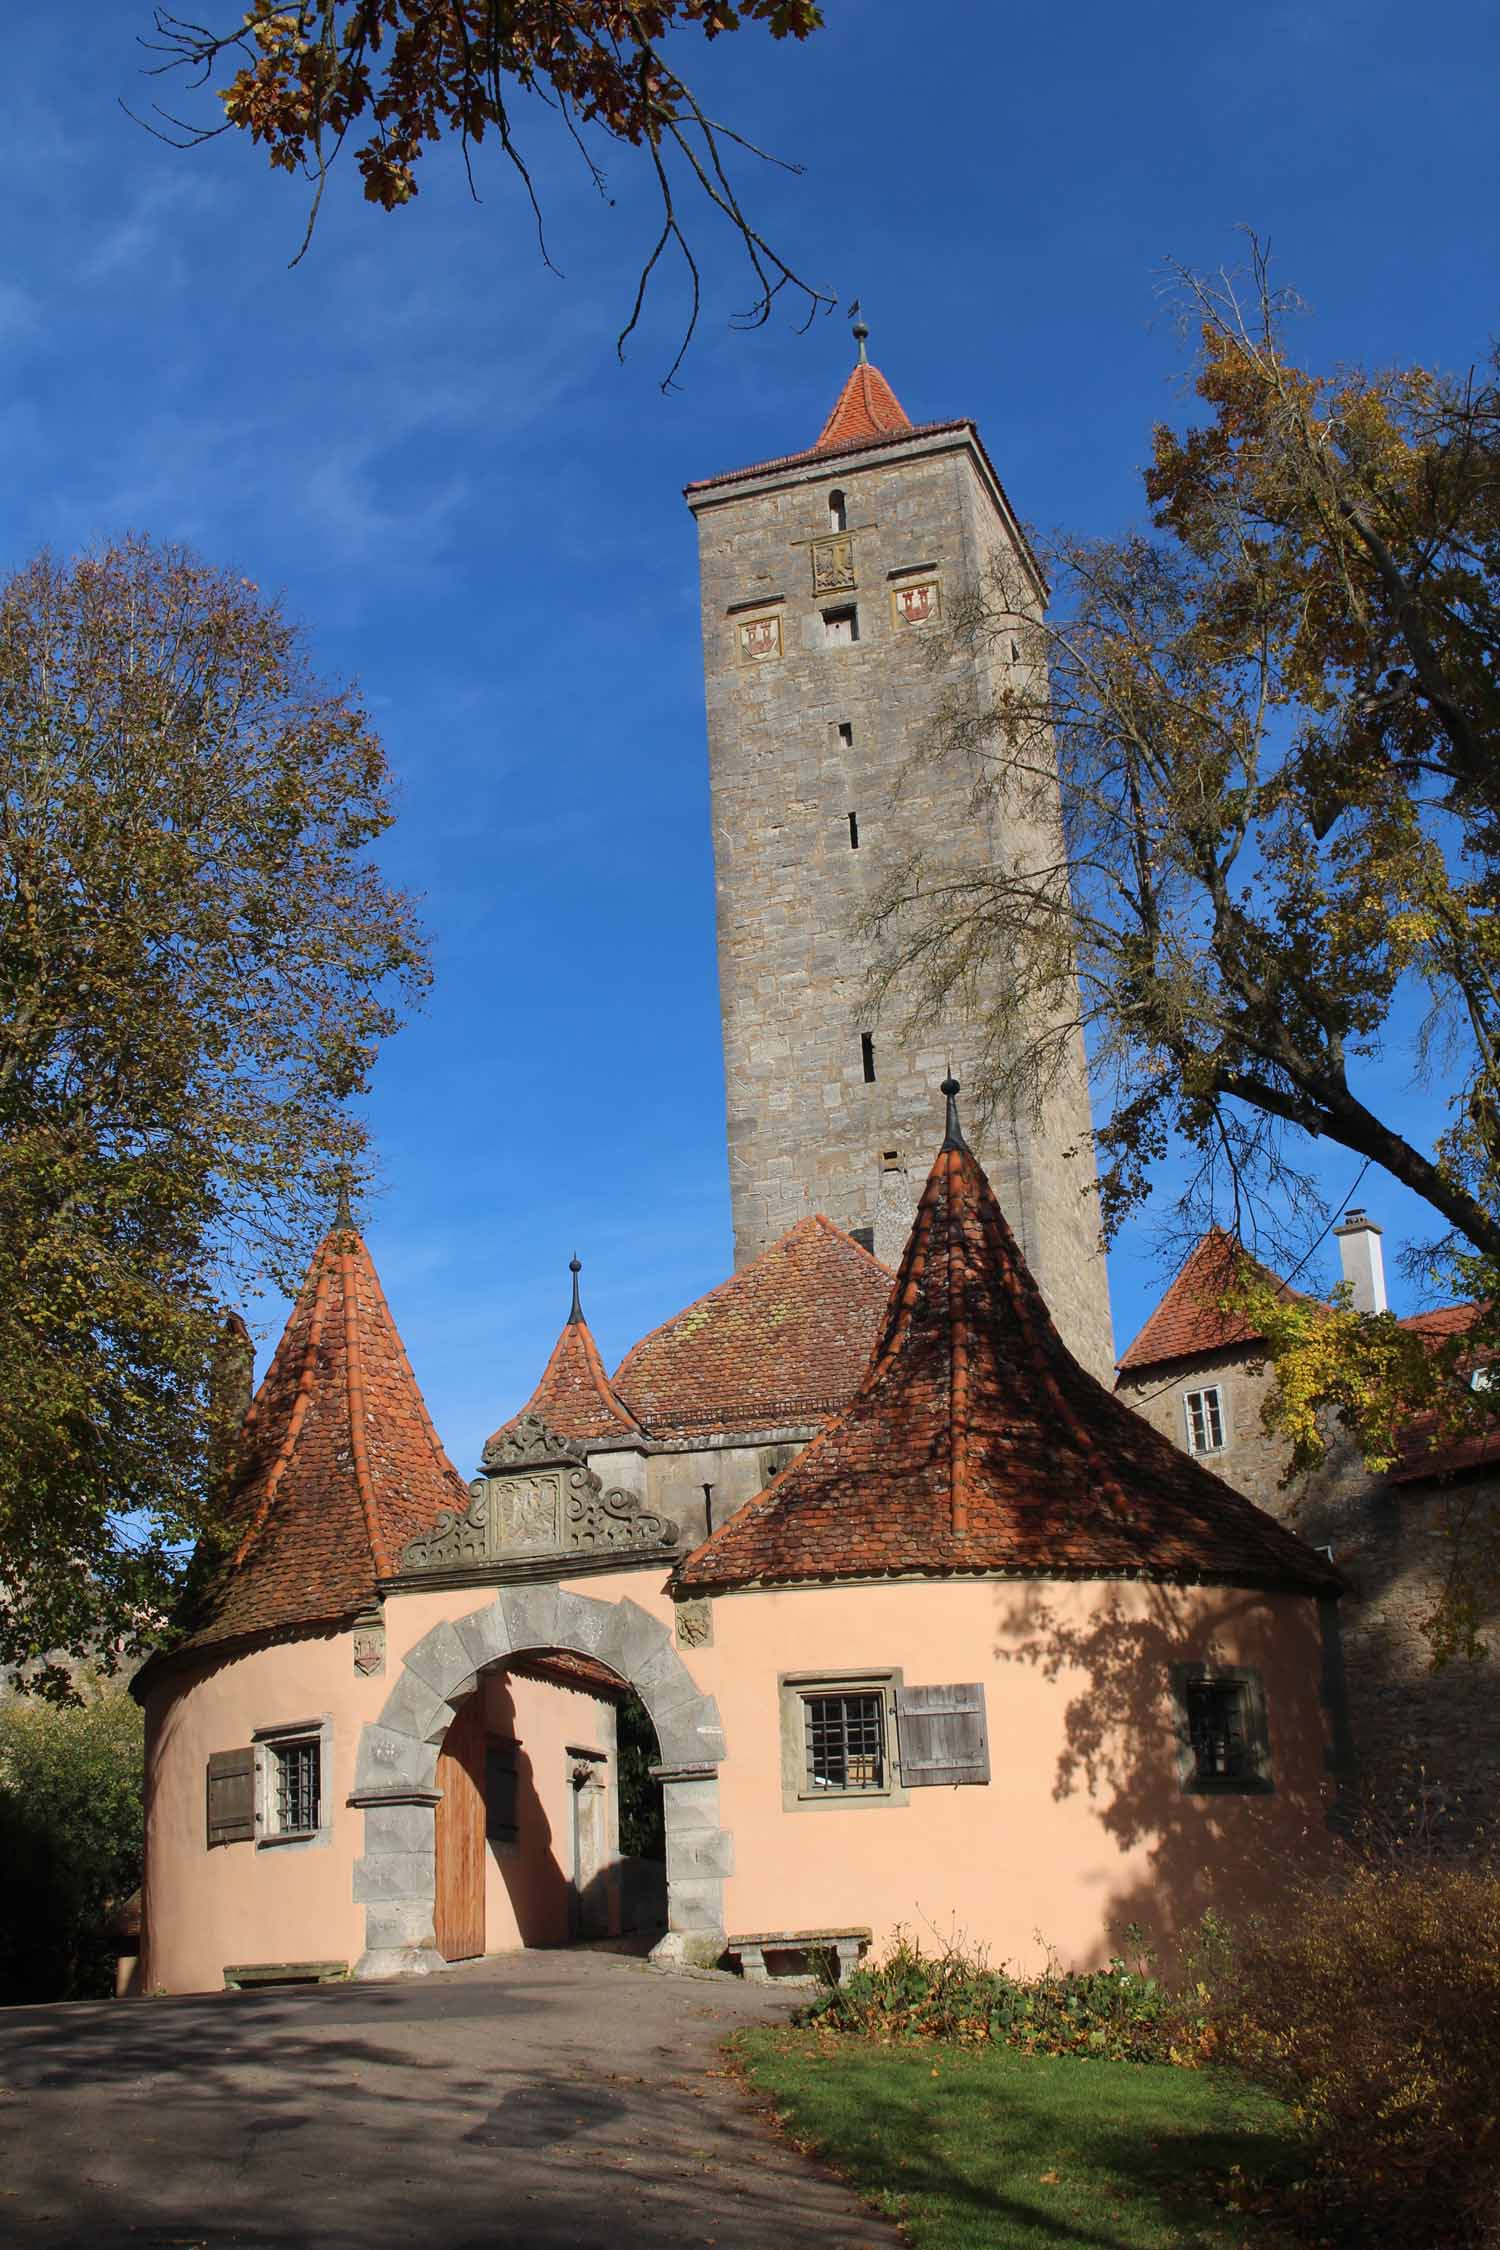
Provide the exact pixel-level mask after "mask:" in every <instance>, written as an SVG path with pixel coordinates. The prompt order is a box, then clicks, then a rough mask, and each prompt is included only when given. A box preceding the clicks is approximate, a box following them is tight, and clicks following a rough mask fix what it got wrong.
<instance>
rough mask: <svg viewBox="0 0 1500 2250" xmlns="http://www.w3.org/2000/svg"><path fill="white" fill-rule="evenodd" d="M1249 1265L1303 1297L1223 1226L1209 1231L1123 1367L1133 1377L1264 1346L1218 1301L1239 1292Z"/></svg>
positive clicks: (1288, 1293)
mask: <svg viewBox="0 0 1500 2250" xmlns="http://www.w3.org/2000/svg"><path fill="white" fill-rule="evenodd" d="M1246 1263H1248V1264H1249V1265H1250V1266H1252V1267H1253V1268H1254V1270H1255V1272H1256V1273H1258V1274H1259V1275H1260V1276H1261V1277H1262V1278H1263V1279H1264V1280H1266V1281H1269V1282H1272V1283H1274V1284H1275V1286H1276V1287H1277V1288H1278V1289H1279V1290H1280V1291H1281V1292H1282V1294H1283V1295H1284V1296H1286V1297H1289V1298H1297V1297H1299V1296H1300V1294H1301V1292H1300V1291H1299V1290H1296V1289H1293V1288H1292V1287H1291V1286H1290V1284H1289V1283H1287V1282H1285V1281H1283V1280H1282V1279H1281V1276H1280V1275H1279V1274H1274V1273H1271V1272H1270V1271H1269V1270H1268V1269H1267V1268H1266V1267H1265V1266H1263V1265H1261V1264H1260V1263H1259V1261H1258V1260H1257V1259H1254V1258H1251V1257H1250V1256H1249V1253H1248V1252H1247V1251H1246V1250H1245V1249H1244V1247H1243V1245H1242V1244H1240V1243H1239V1242H1237V1241H1236V1240H1235V1238H1234V1236H1233V1235H1232V1234H1228V1233H1226V1232H1225V1230H1224V1228H1223V1227H1210V1228H1209V1230H1208V1232H1207V1234H1205V1235H1204V1236H1203V1237H1202V1239H1201V1241H1199V1242H1197V1243H1195V1244H1194V1246H1193V1248H1192V1250H1191V1251H1190V1252H1189V1253H1188V1256H1187V1258H1186V1259H1185V1260H1184V1262H1183V1264H1182V1265H1181V1267H1180V1268H1179V1269H1178V1272H1177V1274H1176V1276H1175V1277H1174V1279H1173V1281H1172V1285H1171V1287H1170V1288H1169V1289H1168V1291H1167V1293H1166V1295H1165V1296H1164V1297H1163V1298H1162V1301H1161V1303H1160V1304H1159V1305H1158V1306H1157V1308H1156V1310H1155V1312H1154V1313H1153V1314H1152V1315H1151V1317H1150V1319H1149V1320H1148V1321H1147V1322H1146V1325H1145V1327H1144V1328H1143V1329H1142V1330H1141V1332H1140V1334H1139V1335H1138V1336H1137V1337H1136V1339H1135V1341H1134V1343H1132V1344H1131V1345H1130V1347H1129V1349H1128V1350H1127V1351H1126V1353H1125V1355H1124V1357H1123V1358H1122V1359H1121V1361H1120V1363H1119V1367H1120V1373H1121V1374H1122V1375H1128V1374H1129V1373H1130V1372H1131V1371H1132V1369H1134V1368H1137V1367H1156V1366H1159V1365H1161V1364H1162V1362H1164V1361H1166V1360H1169V1359H1194V1358H1196V1357H1197V1355H1198V1354H1199V1353H1200V1352H1222V1351H1227V1350H1228V1349H1229V1348H1230V1346H1231V1345H1233V1344H1253V1343H1258V1342H1260V1340H1261V1339H1260V1336H1259V1333H1258V1331H1256V1330H1255V1329H1253V1328H1251V1326H1250V1325H1249V1323H1248V1322H1247V1321H1246V1320H1245V1319H1244V1318H1243V1317H1242V1316H1241V1315H1240V1314H1238V1313H1225V1312H1222V1311H1221V1310H1220V1307H1219V1300H1220V1298H1221V1297H1224V1296H1226V1295H1227V1294H1228V1292H1229V1291H1230V1290H1231V1289H1232V1288H1233V1287H1234V1284H1235V1281H1236V1279H1237V1277H1238V1275H1239V1272H1240V1269H1241V1267H1242V1266H1243V1265H1245V1264H1246Z"/></svg>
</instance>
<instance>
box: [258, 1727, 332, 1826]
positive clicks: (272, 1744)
mask: <svg viewBox="0 0 1500 2250" xmlns="http://www.w3.org/2000/svg"><path fill="white" fill-rule="evenodd" d="M332 1755H333V1730H332V1727H331V1726H330V1724H329V1722H328V1720H327V1719H298V1720H295V1721H293V1722H292V1723H291V1724H289V1725H286V1726H276V1727H257V1728H256V1730H255V1736H254V1759H255V1839H256V1842H257V1844H259V1845H262V1846H264V1845H268V1844H326V1843H327V1842H328V1841H329V1835H330V1830H329V1806H328V1801H327V1799H326V1797H325V1796H324V1794H323V1777H324V1775H325V1774H328V1773H331V1772H332V1770H333V1768H332V1765H331V1763H330V1760H331V1758H332Z"/></svg>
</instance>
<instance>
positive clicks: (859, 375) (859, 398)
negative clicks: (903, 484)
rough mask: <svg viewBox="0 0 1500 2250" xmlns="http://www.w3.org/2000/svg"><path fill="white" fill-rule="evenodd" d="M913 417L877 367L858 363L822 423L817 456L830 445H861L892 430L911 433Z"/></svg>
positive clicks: (865, 362)
mask: <svg viewBox="0 0 1500 2250" xmlns="http://www.w3.org/2000/svg"><path fill="white" fill-rule="evenodd" d="M911 426H912V423H911V416H910V415H909V414H908V413H907V411H906V409H905V407H904V406H903V405H902V404H901V401H900V399H899V398H897V396H896V394H895V392H894V391H893V390H892V389H891V386H890V384H889V383H888V382H887V381H886V379H885V377H884V376H883V375H882V374H881V372H880V369H879V368H878V367H872V366H871V365H870V363H869V361H868V360H864V359H861V360H858V361H856V362H855V365H854V369H853V371H852V373H851V374H850V377H849V380H848V382H847V383H845V385H844V387H843V389H842V390H841V391H840V392H839V395H838V397H837V399H836V400H835V401H834V408H833V412H832V413H831V414H830V415H829V417H828V419H827V421H826V422H825V423H824V424H823V427H822V430H821V431H820V432H819V435H818V442H817V444H816V445H815V446H814V447H813V451H814V453H821V452H822V451H823V450H824V448H825V447H827V446H831V445H851V444H862V443H863V442H864V441H865V440H866V439H867V438H873V437H886V436H888V435H889V433H890V432H891V431H892V430H909V429H910V428H911Z"/></svg>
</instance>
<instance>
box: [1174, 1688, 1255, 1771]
mask: <svg viewBox="0 0 1500 2250" xmlns="http://www.w3.org/2000/svg"><path fill="white" fill-rule="evenodd" d="M1186 1697H1187V1720H1188V1739H1189V1741H1190V1742H1191V1744H1192V1753H1193V1778H1194V1779H1195V1780H1196V1781H1234V1780H1239V1779H1242V1778H1243V1777H1244V1776H1245V1775H1246V1774H1247V1773H1249V1771H1250V1770H1251V1765H1252V1759H1251V1751H1250V1737H1249V1726H1248V1723H1247V1722H1248V1712H1247V1710H1246V1704H1247V1702H1248V1694H1247V1691H1246V1688H1245V1686H1244V1683H1243V1682H1242V1681H1239V1680H1189V1681H1188V1683H1187V1687H1186Z"/></svg>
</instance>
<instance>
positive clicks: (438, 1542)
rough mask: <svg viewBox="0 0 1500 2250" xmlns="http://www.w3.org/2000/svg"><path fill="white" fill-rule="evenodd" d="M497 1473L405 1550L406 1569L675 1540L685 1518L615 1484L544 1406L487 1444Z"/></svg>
mask: <svg viewBox="0 0 1500 2250" xmlns="http://www.w3.org/2000/svg"><path fill="white" fill-rule="evenodd" d="M484 1465H485V1468H486V1470H487V1471H488V1474H487V1475H485V1476H482V1477H476V1478H475V1479H474V1482H473V1483H472V1484H471V1485H470V1486H469V1505H468V1507H467V1508H465V1509H463V1510H462V1511H461V1512H460V1511H459V1510H457V1509H451V1510H444V1512H443V1514H441V1515H440V1516H439V1517H438V1520H437V1522H436V1523H435V1524H434V1525H433V1527H432V1529H431V1531H427V1532H423V1533H421V1534H420V1536H419V1537H417V1538H416V1539H413V1540H411V1541H410V1542H409V1543H408V1545H407V1546H406V1548H405V1549H404V1550H403V1552H402V1556H401V1564H400V1568H401V1571H402V1574H403V1576H404V1575H406V1574H408V1573H414V1574H420V1573H421V1572H423V1571H442V1572H452V1571H454V1570H464V1569H468V1568H474V1569H482V1568H484V1567H486V1566H487V1565H490V1564H494V1563H504V1562H508V1561H516V1560H531V1559H533V1558H536V1557H540V1556H545V1555H562V1556H571V1557H578V1556H582V1555H600V1554H610V1555H612V1554H620V1553H627V1552H630V1551H632V1550H634V1551H636V1552H639V1553H645V1554H654V1553H657V1552H659V1551H663V1550H667V1549H671V1548H674V1547H675V1546H676V1545H677V1543H678V1538H679V1532H678V1527H677V1525H676V1524H675V1523H673V1522H672V1521H671V1520H670V1518H668V1517H666V1516H661V1515H657V1514H656V1513H655V1512H654V1511H653V1510H652V1509H650V1508H648V1507H647V1506H646V1505H645V1503H644V1501H643V1500H642V1499H641V1497H640V1495H639V1494H638V1493H634V1492H626V1491H622V1490H619V1489H615V1490H612V1491H609V1492H606V1491H605V1489H604V1486H603V1485H602V1484H601V1482H600V1480H599V1478H598V1477H596V1476H595V1474H594V1472H593V1470H592V1469H591V1468H590V1467H589V1465H588V1463H587V1461H586V1460H585V1459H584V1456H583V1453H582V1451H581V1449H580V1448H579V1447H578V1446H576V1445H574V1444H573V1443H572V1442H571V1441H570V1440H569V1439H567V1438H563V1437H559V1436H558V1434H557V1432H556V1430H554V1429H551V1428H550V1427H549V1426H548V1424H547V1423H546V1422H545V1421H544V1420H543V1419H542V1417H541V1415H540V1414H523V1415H521V1416H520V1417H519V1419H518V1420H517V1421H515V1422H513V1423H512V1424H511V1426H510V1427H509V1428H508V1429H506V1430H503V1431H501V1432H500V1434H499V1435H498V1436H497V1437H492V1438H491V1439H490V1441H489V1443H488V1445H487V1446H486V1447H485V1449H484Z"/></svg>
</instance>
